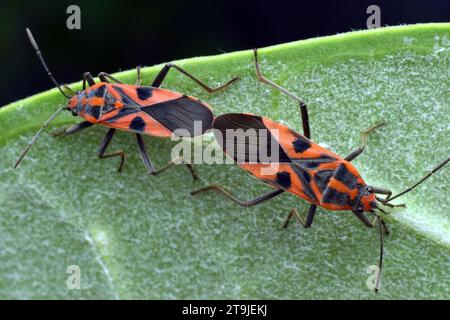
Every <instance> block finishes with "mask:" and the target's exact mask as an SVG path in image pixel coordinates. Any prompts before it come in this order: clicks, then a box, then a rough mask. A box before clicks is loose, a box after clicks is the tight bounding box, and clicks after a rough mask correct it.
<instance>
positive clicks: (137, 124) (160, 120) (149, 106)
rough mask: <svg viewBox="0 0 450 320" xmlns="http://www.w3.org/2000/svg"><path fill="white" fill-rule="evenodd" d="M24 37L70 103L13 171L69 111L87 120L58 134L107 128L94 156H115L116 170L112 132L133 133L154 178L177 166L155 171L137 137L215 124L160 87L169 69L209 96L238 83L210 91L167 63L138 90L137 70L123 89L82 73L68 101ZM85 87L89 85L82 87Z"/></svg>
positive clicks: (195, 104) (199, 108)
mask: <svg viewBox="0 0 450 320" xmlns="http://www.w3.org/2000/svg"><path fill="white" fill-rule="evenodd" d="M27 34H28V37H29V39H30V42H31V45H32V46H33V48H34V50H35V51H36V54H37V55H38V57H39V59H40V61H41V63H42V66H43V67H44V69H45V71H46V72H47V75H48V76H49V77H50V79H51V80H52V82H53V83H54V84H55V85H56V87H57V88H58V89H59V90H60V92H61V93H62V94H63V95H64V96H65V97H66V98H67V99H69V102H68V104H67V107H65V108H60V109H59V110H58V111H56V112H55V113H54V114H53V115H52V116H51V117H50V118H49V119H48V120H47V121H46V122H45V123H44V124H43V125H42V127H41V128H40V129H39V131H38V132H37V133H36V135H35V136H34V137H33V139H32V140H31V141H30V143H29V144H28V146H27V147H26V148H25V150H24V151H23V152H22V154H21V155H20V156H19V158H18V160H17V162H16V164H15V166H14V167H17V166H18V165H19V163H20V162H21V161H22V159H23V158H24V156H25V155H26V153H27V152H28V151H29V150H30V148H31V146H32V145H33V143H34V142H35V141H36V139H37V138H38V136H39V135H40V133H41V132H42V130H43V129H44V128H45V127H46V126H47V125H48V124H49V123H50V121H52V120H53V119H54V117H55V116H56V115H57V114H58V113H59V112H60V111H62V110H69V111H71V112H72V114H73V115H74V116H80V117H82V118H84V119H85V120H86V121H85V122H81V123H79V124H77V125H74V126H73V127H70V128H68V129H66V130H64V131H63V132H62V133H64V134H73V133H75V132H78V131H81V130H84V129H85V128H88V127H90V126H92V125H93V124H100V125H103V126H106V127H109V128H110V129H109V131H108V133H107V134H106V136H105V138H104V139H103V141H102V143H101V145H100V148H99V151H98V157H99V158H109V157H115V156H117V157H119V156H120V157H121V161H120V164H119V167H118V170H119V171H121V169H122V165H123V163H124V161H125V153H124V152H123V151H122V150H120V151H117V152H114V153H110V154H105V151H106V149H107V147H108V145H109V143H110V142H111V139H112V137H113V136H114V134H115V132H116V129H119V130H123V131H131V132H135V133H136V138H137V143H138V147H139V151H140V153H141V157H142V160H143V161H144V165H145V166H146V168H147V171H148V172H149V174H152V175H156V174H158V173H159V172H161V171H163V170H166V169H167V168H170V167H171V166H172V165H173V164H175V162H176V161H175V159H172V161H171V162H170V163H168V164H167V165H165V166H164V167H163V168H162V169H161V170H154V169H153V165H152V163H151V161H150V158H149V157H148V155H147V153H146V150H145V146H144V141H143V139H142V137H141V135H142V134H146V135H150V136H156V137H170V136H171V135H172V134H173V133H175V134H176V135H178V136H190V137H193V136H196V135H201V134H203V133H204V132H205V130H207V129H209V128H211V125H212V122H213V119H214V115H213V112H212V110H211V108H210V107H209V106H208V105H207V104H206V103H204V102H201V101H200V100H199V99H196V98H194V97H191V96H187V95H183V94H181V93H177V92H174V91H170V90H165V89H161V88H159V86H160V85H161V83H162V82H163V80H164V79H165V77H166V76H167V73H168V72H169V70H170V69H171V68H174V69H176V70H178V71H179V72H181V73H182V74H184V75H185V76H187V77H188V78H190V79H191V80H192V81H194V82H195V83H197V84H198V85H199V86H201V87H202V88H203V89H205V90H206V91H208V92H209V93H212V92H215V91H217V90H220V89H223V88H225V87H227V86H228V85H230V84H231V83H233V82H234V81H236V80H238V79H239V78H233V79H231V80H230V81H228V82H227V83H226V84H224V85H222V86H219V87H217V88H211V87H209V86H208V85H206V84H205V83H203V82H202V81H201V80H199V79H197V78H196V77H194V76H193V75H192V74H190V73H189V72H187V71H186V70H184V69H182V68H181V67H179V66H177V65H174V64H172V63H168V64H166V65H165V66H164V67H163V68H162V69H161V71H160V72H159V73H158V75H157V76H156V78H155V79H154V81H153V83H152V85H151V86H141V85H140V82H141V79H140V69H139V68H138V69H137V71H138V72H137V75H138V79H137V84H136V85H129V84H123V83H121V82H120V81H119V80H117V79H116V78H114V77H113V76H111V75H108V74H106V73H100V74H99V78H100V82H99V83H95V81H94V79H93V78H92V76H91V75H90V74H89V73H85V74H84V75H83V88H82V90H81V91H78V92H76V93H74V94H73V96H69V95H68V94H66V93H65V92H64V91H63V90H62V88H61V86H60V85H59V83H58V82H57V81H56V79H55V78H54V77H53V75H52V73H51V72H50V71H49V69H48V67H47V64H46V63H45V61H44V58H43V56H42V53H41V51H40V50H39V47H38V45H37V43H36V41H35V40H34V37H33V35H32V34H31V31H30V30H29V29H27ZM109 80H112V81H113V82H114V83H110V82H109ZM86 83H87V84H88V85H89V86H88V87H87V88H86ZM69 89H70V88H69ZM70 90H71V89H70ZM178 160H181V159H177V161H178ZM186 165H187V167H188V168H189V170H190V171H191V173H192V176H193V177H194V179H195V178H196V175H195V173H194V171H193V168H192V166H191V165H190V164H188V163H186Z"/></svg>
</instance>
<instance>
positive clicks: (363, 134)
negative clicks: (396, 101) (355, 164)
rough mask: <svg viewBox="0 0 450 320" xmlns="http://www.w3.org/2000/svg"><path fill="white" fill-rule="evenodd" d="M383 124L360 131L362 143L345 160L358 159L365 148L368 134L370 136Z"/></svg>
mask: <svg viewBox="0 0 450 320" xmlns="http://www.w3.org/2000/svg"><path fill="white" fill-rule="evenodd" d="M385 124H386V123H385V122H380V123H377V124H376V125H374V126H372V127H370V128H369V129H367V130H364V131H361V141H362V144H361V146H360V147H359V148H358V149H356V150H355V151H353V152H352V153H350V154H349V155H348V156H347V157H345V160H347V161H352V160H354V159H355V158H356V157H358V156H359V155H360V154H361V153H363V152H364V149H365V148H366V146H367V139H368V137H369V134H371V133H372V132H373V131H375V130H376V129H377V128H379V127H381V126H384V125H385Z"/></svg>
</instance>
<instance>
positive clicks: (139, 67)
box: [136, 66, 142, 86]
mask: <svg viewBox="0 0 450 320" xmlns="http://www.w3.org/2000/svg"><path fill="white" fill-rule="evenodd" d="M136 73H137V78H136V85H137V86H140V85H141V83H142V78H141V66H137V67H136Z"/></svg>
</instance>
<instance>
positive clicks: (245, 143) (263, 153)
mask: <svg viewBox="0 0 450 320" xmlns="http://www.w3.org/2000/svg"><path fill="white" fill-rule="evenodd" d="M213 128H214V129H216V130H218V131H219V132H220V135H219V132H215V135H216V140H217V141H218V142H219V145H220V146H221V148H222V149H223V150H224V151H225V152H226V153H227V154H228V155H229V156H230V157H232V158H233V159H234V161H236V162H237V163H268V162H271V163H289V162H291V159H290V158H289V156H288V155H287V154H286V152H285V151H284V150H283V148H282V147H281V146H280V144H279V143H278V141H277V140H276V139H275V138H274V137H273V136H272V134H271V133H270V131H269V129H267V127H266V126H265V125H264V123H263V121H262V119H261V117H259V116H254V115H247V114H238V113H230V114H224V115H221V116H219V117H217V118H216V119H215V120H214V124H213ZM238 129H241V131H234V130H238ZM248 129H254V130H248ZM227 130H232V131H231V132H229V133H231V134H227ZM262 130H265V131H262ZM227 139H233V141H232V142H231V141H227ZM227 146H228V147H230V146H231V147H232V148H233V150H227V149H226V147H227ZM273 150H276V151H274V152H277V153H278V154H275V155H274V156H272V151H273ZM276 155H278V158H276Z"/></svg>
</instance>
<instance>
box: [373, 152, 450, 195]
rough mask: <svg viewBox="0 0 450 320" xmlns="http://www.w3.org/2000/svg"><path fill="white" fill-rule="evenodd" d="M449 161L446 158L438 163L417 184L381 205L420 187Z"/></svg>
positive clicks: (449, 158) (449, 159)
mask: <svg viewBox="0 0 450 320" xmlns="http://www.w3.org/2000/svg"><path fill="white" fill-rule="evenodd" d="M449 161H450V157H448V158H447V159H445V160H444V161H442V162H441V163H439V164H438V165H437V166H436V167H434V168H433V170H431V171H430V172H428V173H427V174H426V175H424V176H423V177H422V179H420V180H419V181H418V182H416V183H415V184H413V185H412V186H410V187H408V188H406V189H405V190H403V191H402V192H400V193H398V194H396V195H395V196H392V197H389V198H388V199H386V200H384V201H382V202H381V203H384V204H387V203H388V202H391V201H392V200H394V199H396V198H398V197H401V196H403V195H404V194H406V193H408V192H410V191H412V190H414V189H415V188H416V187H417V186H418V185H420V184H421V183H422V182H424V181H425V180H427V179H428V178H429V177H431V176H432V175H433V174H434V173H436V172H437V171H439V170H441V169H442V168H443V167H444V166H445V165H446V164H447V163H448V162H449Z"/></svg>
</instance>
